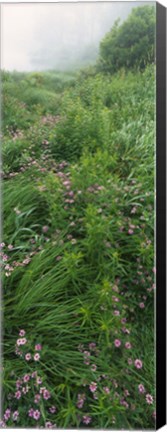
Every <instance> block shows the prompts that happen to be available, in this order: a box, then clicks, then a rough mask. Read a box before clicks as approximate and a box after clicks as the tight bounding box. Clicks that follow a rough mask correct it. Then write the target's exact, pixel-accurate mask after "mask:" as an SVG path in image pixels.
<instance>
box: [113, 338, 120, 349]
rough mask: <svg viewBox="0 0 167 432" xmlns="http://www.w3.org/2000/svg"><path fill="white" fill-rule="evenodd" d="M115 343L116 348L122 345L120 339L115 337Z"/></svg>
mask: <svg viewBox="0 0 167 432" xmlns="http://www.w3.org/2000/svg"><path fill="white" fill-rule="evenodd" d="M114 345H115V347H116V348H119V347H120V345H121V341H120V340H119V339H115V341H114Z"/></svg>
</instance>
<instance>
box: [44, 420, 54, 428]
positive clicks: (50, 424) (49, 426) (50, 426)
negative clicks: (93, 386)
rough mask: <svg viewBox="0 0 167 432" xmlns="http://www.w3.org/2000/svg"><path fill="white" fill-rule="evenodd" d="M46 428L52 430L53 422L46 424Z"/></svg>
mask: <svg viewBox="0 0 167 432" xmlns="http://www.w3.org/2000/svg"><path fill="white" fill-rule="evenodd" d="M45 427H46V429H52V427H53V424H52V422H50V421H47V422H46V423H45Z"/></svg>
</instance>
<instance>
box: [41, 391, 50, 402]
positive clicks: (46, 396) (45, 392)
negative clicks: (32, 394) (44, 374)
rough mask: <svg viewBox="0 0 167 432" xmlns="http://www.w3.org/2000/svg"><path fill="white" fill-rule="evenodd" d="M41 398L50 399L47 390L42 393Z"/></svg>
mask: <svg viewBox="0 0 167 432" xmlns="http://www.w3.org/2000/svg"><path fill="white" fill-rule="evenodd" d="M43 398H44V399H46V400H47V399H49V398H50V392H49V391H48V390H44V391H43Z"/></svg>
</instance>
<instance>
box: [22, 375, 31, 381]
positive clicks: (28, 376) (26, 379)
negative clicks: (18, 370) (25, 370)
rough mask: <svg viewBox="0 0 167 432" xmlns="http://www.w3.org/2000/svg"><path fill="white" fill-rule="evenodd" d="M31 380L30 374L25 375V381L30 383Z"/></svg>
mask: <svg viewBox="0 0 167 432" xmlns="http://www.w3.org/2000/svg"><path fill="white" fill-rule="evenodd" d="M29 380H30V375H28V374H26V375H24V377H23V381H24V382H28V381H29Z"/></svg>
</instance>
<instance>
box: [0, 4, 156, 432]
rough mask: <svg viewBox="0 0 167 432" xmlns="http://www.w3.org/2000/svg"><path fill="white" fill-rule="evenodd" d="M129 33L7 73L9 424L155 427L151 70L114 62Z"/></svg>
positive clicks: (144, 63) (5, 419)
mask: <svg viewBox="0 0 167 432" xmlns="http://www.w3.org/2000/svg"><path fill="white" fill-rule="evenodd" d="M139 9H141V10H144V11H145V12H143V14H144V13H146V14H147V12H149V14H150V16H151V20H152V21H151V23H153V18H152V15H154V14H153V11H152V8H151V7H150V6H149V7H147V8H146V9H145V8H144V7H143V8H139ZM136 10H138V9H136ZM132 15H133V13H132ZM134 15H135V14H134ZM137 17H138V15H137V14H136V17H135V19H138V18H137ZM132 18H133V16H132ZM132 18H131V19H132ZM147 22H148V20H147ZM127 23H128V20H127ZM127 23H126V26H127V25H128V24H127ZM152 25H153V24H152ZM122 27H123V25H122V26H120V27H119V26H118V27H117V26H116V28H114V33H112V37H111V38H109V35H107V36H106V39H105V40H103V42H102V43H101V51H100V53H101V59H100V58H99V60H98V61H97V64H95V65H94V66H90V67H87V68H86V67H85V68H83V69H81V70H79V69H78V70H75V71H69V72H68V71H67V72H57V71H54V70H53V71H46V72H31V73H21V72H20V73H19V72H7V71H2V73H1V81H2V85H1V87H2V128H1V132H2V151H1V153H2V169H3V172H2V179H3V180H2V204H3V224H2V226H3V233H2V240H1V252H0V258H1V268H2V270H1V279H2V296H3V302H2V306H3V311H2V319H3V326H2V327H3V330H2V342H3V371H2V375H3V393H2V396H3V399H2V404H3V413H2V420H1V425H2V427H6V426H8V427H30V428H31V427H38V428H42V427H45V428H51V429H54V428H56V427H57V428H77V429H78V428H87V427H88V428H92V429H121V428H125V429H139V428H142V429H152V428H154V426H155V383H154V375H155V359H154V289H155V283H154V277H155V268H154V170H155V64H154V62H153V60H152V57H151V54H150V56H146V57H145V59H144V60H143V58H142V59H141V62H136V60H135V61H133V62H132V64H131V63H130V60H129V62H128V64H127V62H126V63H125V62H124V59H123V58H122V63H120V65H119V64H117V66H115V67H114V69H112V68H111V67H110V63H109V62H106V57H105V49H106V46H107V47H111V48H112V49H111V53H113V52H114V47H115V45H112V44H116V42H115V41H116V40H117V39H116V38H119V40H120V41H121V29H122ZM125 30H126V31H127V27H126V28H125ZM107 38H108V39H107ZM106 41H107V42H106ZM113 41H114V42H113ZM107 43H108V45H107ZM134 44H135V42H134ZM120 46H121V42H120ZM134 46H135V47H136V45H134ZM151 50H152V46H151ZM151 50H150V53H151V52H152V51H151ZM132 51H133V49H132V50H131V52H132ZM137 53H138V54H137V55H138V57H137V59H138V58H139V56H140V50H139V47H137ZM146 53H147V54H148V49H147V50H146ZM132 54H133V58H134V56H135V49H134V51H133V52H132ZM109 55H110V51H109V50H108V51H107V59H109ZM111 64H114V65H116V63H115V57H114V55H113V57H112V56H111ZM115 69H116V70H115Z"/></svg>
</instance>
